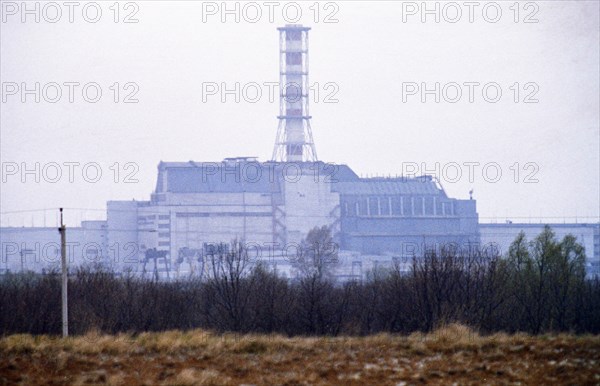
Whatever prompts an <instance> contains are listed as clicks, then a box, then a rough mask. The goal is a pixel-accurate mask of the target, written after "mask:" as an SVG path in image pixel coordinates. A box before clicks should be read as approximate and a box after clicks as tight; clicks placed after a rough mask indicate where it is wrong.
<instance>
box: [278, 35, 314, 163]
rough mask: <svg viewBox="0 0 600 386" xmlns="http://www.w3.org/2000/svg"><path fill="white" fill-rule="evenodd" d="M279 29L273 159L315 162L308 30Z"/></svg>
mask: <svg viewBox="0 0 600 386" xmlns="http://www.w3.org/2000/svg"><path fill="white" fill-rule="evenodd" d="M277 30H278V31H279V90H280V93H279V116H278V117H277V118H278V119H279V126H278V128H277V138H276V139H275V147H274V149H273V157H272V160H273V161H279V162H302V161H312V162H314V161H317V151H316V149H315V144H314V141H313V137H312V130H311V128H310V118H311V116H310V115H309V112H308V97H309V95H308V89H309V83H308V31H309V30H310V27H303V26H302V25H300V24H287V25H286V26H285V27H280V28H277Z"/></svg>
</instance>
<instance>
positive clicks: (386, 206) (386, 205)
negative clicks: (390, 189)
mask: <svg viewBox="0 0 600 386" xmlns="http://www.w3.org/2000/svg"><path fill="white" fill-rule="evenodd" d="M390 201H391V198H390V197H381V198H380V199H379V214H381V215H382V216H389V215H390Z"/></svg>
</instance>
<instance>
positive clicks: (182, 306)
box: [0, 227, 600, 335]
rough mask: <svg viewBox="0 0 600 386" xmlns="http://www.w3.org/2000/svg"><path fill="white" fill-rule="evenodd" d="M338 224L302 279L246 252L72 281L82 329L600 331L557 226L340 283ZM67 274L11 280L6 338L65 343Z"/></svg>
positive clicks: (308, 248) (312, 250) (580, 269)
mask: <svg viewBox="0 0 600 386" xmlns="http://www.w3.org/2000/svg"><path fill="white" fill-rule="evenodd" d="M331 240H332V239H331V234H330V232H329V230H328V229H327V228H326V227H323V228H315V229H314V230H312V231H311V232H309V234H308V235H307V237H306V239H305V240H304V241H303V244H302V245H303V248H304V249H305V252H306V253H303V255H302V257H301V258H299V259H297V261H295V262H294V264H295V265H296V266H297V268H298V272H300V274H299V276H298V278H297V279H295V280H288V279H285V278H282V277H280V276H278V275H277V274H276V273H275V272H273V271H271V270H269V269H267V268H266V267H265V266H263V265H260V264H258V265H254V264H250V260H249V259H248V254H247V253H245V252H246V251H244V247H243V244H242V243H238V242H234V243H232V245H231V246H230V247H229V248H227V250H226V251H223V252H219V253H217V254H215V255H213V256H212V257H211V258H210V259H209V260H208V262H207V267H208V271H209V274H208V275H207V276H206V277H204V278H203V279H201V280H200V279H198V278H195V279H194V278H191V279H188V280H180V281H172V282H163V281H157V280H143V279H139V278H136V277H134V276H128V275H125V276H122V277H120V276H116V275H114V274H113V273H112V272H109V271H106V270H101V269H100V270H99V269H96V270H92V269H80V270H78V271H77V272H76V273H75V274H74V275H73V276H72V277H71V278H70V279H69V280H70V281H69V320H70V322H69V323H70V330H71V332H72V333H75V334H82V333H86V332H88V331H90V330H100V331H102V332H106V333H118V332H132V333H137V332H142V331H162V330H169V329H192V328H204V329H211V330H215V331H233V332H239V333H249V332H253V333H281V334H287V335H340V334H343V335H366V334H374V333H378V332H392V333H411V332H414V331H425V332H426V331H431V330H433V329H435V328H437V327H439V326H440V325H443V324H447V323H453V322H458V323H463V324H466V325H468V326H470V327H472V328H474V329H477V330H478V331H480V332H482V333H492V332H495V331H506V332H516V331H523V332H529V333H532V334H540V333H546V332H559V331H567V332H574V333H595V334H597V333H600V281H599V280H598V278H595V279H592V280H588V279H586V276H585V251H584V248H583V247H582V246H581V245H580V244H579V243H577V241H576V239H575V238H574V237H573V236H566V237H564V238H563V239H562V240H557V238H556V236H555V234H554V233H553V231H552V230H551V229H550V228H549V227H546V228H545V229H544V231H543V232H542V233H541V234H540V235H538V236H537V237H536V238H535V239H533V240H530V241H528V240H527V239H526V238H525V235H524V234H522V233H521V234H520V235H519V236H518V237H517V238H516V239H515V241H514V242H513V243H512V245H511V247H510V249H509V251H508V253H507V254H506V255H505V256H487V255H485V254H483V253H480V252H469V253H464V252H462V251H455V250H452V249H441V250H440V251H436V250H431V251H428V252H426V253H425V254H424V256H422V257H419V258H417V257H414V258H413V260H412V265H411V269H410V270H409V271H408V272H406V271H403V270H402V269H401V267H400V266H398V265H397V266H394V267H393V268H391V269H378V270H374V271H371V272H369V273H368V275H367V277H366V278H365V279H363V280H356V281H349V282H345V283H336V282H335V280H334V278H333V277H332V275H331V270H332V267H334V266H335V264H336V259H335V256H334V254H332V253H331V251H328V250H327V248H326V246H327V245H330V243H331ZM60 298H61V297H60V275H59V274H58V273H51V274H48V275H36V274H33V273H29V274H7V275H4V276H3V277H1V278H0V333H2V334H3V335H4V334H13V333H32V334H60V332H61V319H60V318H61V308H60Z"/></svg>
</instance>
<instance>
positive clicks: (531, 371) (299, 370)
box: [0, 325, 600, 385]
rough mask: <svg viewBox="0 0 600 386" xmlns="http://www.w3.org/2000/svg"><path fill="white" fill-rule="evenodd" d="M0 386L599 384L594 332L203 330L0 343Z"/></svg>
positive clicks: (599, 342) (599, 345)
mask: <svg viewBox="0 0 600 386" xmlns="http://www.w3.org/2000/svg"><path fill="white" fill-rule="evenodd" d="M0 384H1V385H12V384H22V385H37V384H47V385H97V384H108V385H267V384H277V385H308V384H311V385H333V384H337V385H411V384H444V385H449V384H457V385H466V384H507V385H508V384H522V385H523V384H526V385H532V384H539V385H558V384H572V385H586V384H587V385H593V384H596V385H597V384H600V336H573V335H546V336H539V337H532V336H528V335H523V334H517V335H506V334H495V335H490V336H480V335H478V334H477V333H475V332H473V331H471V330H470V329H468V328H466V327H464V326H461V325H450V326H447V327H445V328H442V329H439V330H437V331H435V332H434V333H431V334H427V335H424V334H412V335H410V336H397V335H388V334H381V335H375V336H369V337H336V338H301V337H295V338H287V337H282V336H272V335H241V336H237V335H233V334H224V335H223V334H213V333H209V332H206V331H199V330H193V331H187V332H182V331H169V332H163V333H143V334H139V335H137V336H135V337H132V336H129V335H126V334H123V335H117V336H110V335H101V334H98V333H89V334H87V335H86V336H80V337H74V338H68V339H60V338H55V337H48V336H31V335H12V336H7V337H4V338H2V339H1V340H0Z"/></svg>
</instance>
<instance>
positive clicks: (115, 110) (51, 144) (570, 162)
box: [0, 1, 600, 226]
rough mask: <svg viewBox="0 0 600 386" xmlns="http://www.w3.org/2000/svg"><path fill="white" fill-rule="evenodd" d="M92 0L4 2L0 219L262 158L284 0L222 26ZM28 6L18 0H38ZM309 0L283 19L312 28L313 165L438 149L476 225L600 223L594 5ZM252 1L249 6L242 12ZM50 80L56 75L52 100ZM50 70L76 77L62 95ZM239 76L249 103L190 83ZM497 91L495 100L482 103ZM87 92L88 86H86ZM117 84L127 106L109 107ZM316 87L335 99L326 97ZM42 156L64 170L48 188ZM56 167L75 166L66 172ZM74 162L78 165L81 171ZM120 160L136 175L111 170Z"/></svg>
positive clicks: (195, 8)
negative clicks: (188, 165)
mask: <svg viewBox="0 0 600 386" xmlns="http://www.w3.org/2000/svg"><path fill="white" fill-rule="evenodd" d="M98 3H99V6H98V7H99V8H100V9H101V11H102V15H101V16H100V18H99V21H97V22H96V23H92V22H90V21H93V20H94V18H96V16H95V12H96V8H97V7H96V6H95V5H88V3H87V2H80V3H79V6H78V7H76V8H74V9H73V10H72V11H73V13H72V16H73V22H72V23H71V22H69V8H67V7H66V6H64V5H63V3H62V2H58V3H57V4H58V6H59V8H60V11H61V12H62V16H61V18H60V19H59V20H58V21H57V22H56V23H51V22H49V21H52V20H54V19H57V17H58V16H57V13H56V11H57V9H56V7H54V6H47V5H46V4H47V3H46V2H40V3H38V4H39V17H40V22H39V23H36V22H35V20H34V18H35V16H36V15H35V14H27V13H25V14H22V11H23V10H22V9H20V8H21V2H20V1H19V2H15V3H13V2H6V1H2V12H3V15H2V17H3V19H2V23H1V38H0V43H1V70H0V75H1V81H2V86H3V88H2V90H3V95H2V96H3V100H2V104H1V121H0V123H1V161H2V165H3V181H2V190H1V201H0V204H1V208H2V212H3V215H2V219H1V220H2V221H1V222H2V225H3V226H6V225H8V224H9V223H10V225H11V226H21V225H26V226H30V225H32V223H33V224H34V225H36V226H39V225H43V219H44V213H43V212H20V213H7V212H16V211H26V210H36V209H41V208H56V207H59V206H64V207H68V208H86V209H88V210H86V211H83V210H79V209H78V210H70V211H69V216H70V217H69V218H68V220H69V221H70V222H71V224H72V225H75V224H73V223H74V222H76V221H79V219H94V218H103V216H104V214H103V212H102V210H104V208H105V205H106V201H107V200H130V199H137V200H147V199H149V197H150V193H151V192H152V190H153V189H154V186H155V183H156V181H155V179H156V166H157V164H158V163H159V162H160V161H161V160H162V161H189V160H194V161H220V160H222V159H223V158H225V157H234V156H246V155H248V156H257V157H259V159H260V160H268V159H269V158H270V156H271V153H272V149H273V142H274V139H275V134H276V129H277V119H276V115H277V114H278V103H279V101H278V100H277V99H275V100H269V99H270V98H269V95H268V94H269V93H268V92H269V88H268V86H265V85H264V84H265V83H269V82H277V81H278V66H279V58H278V34H277V30H276V27H278V26H281V25H283V24H285V23H286V22H290V21H295V20H294V18H295V7H294V6H293V5H292V6H287V7H286V8H285V9H286V10H287V15H284V12H283V8H284V5H285V4H286V3H277V5H276V6H274V9H273V10H274V12H273V20H270V15H269V7H268V6H267V5H265V4H264V3H263V2H258V3H253V4H252V5H250V6H248V5H246V3H243V2H241V3H238V4H239V11H240V12H239V13H240V14H239V17H240V20H239V22H236V21H235V20H234V18H235V16H236V15H222V14H221V11H222V9H215V7H216V8H220V7H221V2H217V3H210V2H204V3H201V2H191V1H185V2H172V1H169V2H167V1H137V2H131V3H127V4H126V3H125V2H121V3H120V6H119V12H118V15H117V14H116V12H115V11H116V9H115V8H114V7H113V8H110V7H111V5H112V3H113V2H98ZM27 4H29V7H30V8H31V9H35V8H34V7H35V4H36V3H35V2H28V3H27ZM203 4H204V5H203ZM229 4H230V8H232V9H233V7H234V5H233V3H229ZM312 4H313V3H312V2H307V3H304V2H303V3H301V9H302V17H301V19H300V20H299V21H298V23H302V24H304V25H307V26H310V27H311V28H312V29H311V31H310V83H311V84H312V85H313V89H317V90H319V100H318V101H317V100H315V99H316V95H315V93H314V92H313V93H312V97H311V105H310V109H311V115H312V116H313V119H312V129H313V134H314V139H315V142H316V147H317V152H318V155H319V158H320V159H321V160H323V161H325V162H332V163H345V164H348V165H350V167H351V168H352V169H353V170H354V171H355V172H357V173H358V174H362V175H396V174H402V173H403V172H406V171H410V170H412V168H413V166H414V165H417V167H418V168H419V170H418V172H419V173H421V172H429V173H432V172H435V167H436V163H437V164H439V171H440V174H441V176H440V177H441V183H442V186H443V187H444V189H445V190H446V192H447V193H448V195H450V196H451V197H455V198H462V199H465V198H468V197H469V190H470V189H474V198H476V199H477V200H478V202H477V205H478V212H479V214H480V216H481V217H482V221H491V220H493V218H504V217H509V218H513V219H514V220H515V222H516V221H518V220H519V219H520V218H521V219H520V220H522V221H527V219H528V218H529V217H532V218H538V217H540V216H542V217H546V218H548V220H547V221H560V222H562V221H563V217H564V216H567V217H571V218H570V219H567V221H571V220H574V217H575V216H577V217H579V221H580V222H582V221H585V219H584V217H586V216H589V217H590V218H589V219H587V221H598V216H599V215H600V208H599V205H600V204H599V201H600V191H599V190H600V188H599V186H600V178H599V165H600V156H599V153H600V133H599V121H600V117H599V107H600V102H599V94H600V92H599V84H600V80H599V73H600V71H599V70H600V64H599V56H600V54H599V47H600V42H599V30H600V27H599V5H598V4H599V3H598V2H597V1H538V2H530V3H527V4H526V3H525V2H521V3H520V4H519V6H518V7H515V6H514V5H513V2H512V1H510V2H498V3H494V4H492V5H489V4H488V3H487V2H480V3H477V5H476V6H475V7H474V8H469V7H467V6H465V5H464V3H463V2H457V3H453V4H452V5H447V3H444V2H440V3H439V14H438V16H439V18H440V20H439V21H440V22H439V23H436V22H435V20H434V19H435V17H436V15H435V14H425V15H423V14H422V12H421V11H422V9H420V8H421V2H417V3H407V2H404V4H403V3H402V2H390V1H378V2H373V1H369V2H366V1H364V2H363V1H351V2H350V1H348V2H343V1H342V2H330V3H327V4H326V3H319V4H318V5H317V6H316V7H315V6H314V5H312ZM456 4H458V8H457V7H456ZM486 4H487V5H486ZM255 5H257V6H255ZM311 6H312V8H309V7H311ZM429 6H430V8H431V9H433V7H434V6H435V4H434V2H430V4H429ZM15 7H16V8H15ZM511 7H512V8H511ZM84 8H85V12H86V13H84ZM417 8H419V9H417ZM257 9H260V10H261V11H262V13H263V14H262V17H261V18H260V20H259V21H258V22H256V23H253V22H252V21H253V19H256V10H257ZM317 9H318V12H316V11H317ZM484 9H485V11H484ZM498 9H500V10H501V12H502V14H501V15H498V14H497V13H496V12H497V10H498ZM517 9H518V13H517ZM203 10H204V12H203ZM457 10H460V11H461V12H462V15H461V16H460V18H459V17H458V14H457V13H456V11H457ZM470 11H472V14H471V15H469V13H471V12H470ZM215 12H216V14H213V13H215ZM13 13H15V14H14V15H13ZM84 16H85V17H86V18H87V19H88V20H89V21H88V20H86V19H85V18H84ZM222 16H225V17H226V20H225V22H224V23H223V22H222V20H221V18H222ZM470 16H471V17H472V22H470V20H469V18H470ZM22 17H25V23H23V22H22V20H21V18H22ZM115 17H116V18H117V20H118V21H119V22H118V23H115V20H114V18H115ZM422 17H426V19H425V22H423V21H422V19H421V18H422ZM124 19H128V20H129V21H135V20H137V21H138V22H137V23H124ZM315 19H316V20H315ZM403 19H404V20H403ZM495 19H498V20H497V22H493V21H494V20H495ZM515 19H516V21H517V22H515ZM455 20H457V22H455V23H452V22H451V21H455ZM326 21H328V22H326ZM525 21H529V22H530V23H525ZM535 21H537V22H535ZM36 82H39V83H40V102H39V103H36V102H35V95H33V94H26V93H25V94H23V92H22V91H23V90H22V85H23V84H25V87H27V88H30V89H34V88H35V83H36ZM52 82H56V83H58V84H59V85H61V92H62V97H61V98H60V100H58V101H57V102H56V103H51V100H53V99H56V93H55V90H56V87H55V86H53V83H52ZM65 82H67V83H68V82H77V83H79V86H73V87H74V94H73V98H74V100H73V103H70V102H69V96H68V91H69V88H68V86H66V85H64V84H65ZM92 82H94V83H96V84H97V85H98V86H99V87H100V88H101V90H102V97H101V98H100V100H99V101H98V102H96V103H91V102H88V101H86V100H84V98H83V96H82V88H83V85H86V84H90V83H92ZM115 82H118V84H119V85H118V87H117V88H118V89H119V90H120V92H119V93H118V96H117V95H116V94H115V91H114V90H115V87H114V84H115ZM236 82H239V83H240V94H242V91H243V90H242V88H243V86H244V85H248V84H259V85H261V89H262V96H261V97H260V98H255V96H256V95H255V94H254V90H255V88H254V87H251V86H248V87H246V88H245V90H246V91H247V93H246V96H247V99H248V98H254V99H258V100H257V101H255V103H252V101H250V100H244V98H243V97H244V95H241V100H240V102H239V103H236V102H235V100H234V99H235V97H234V96H233V95H227V100H226V101H225V103H223V102H222V100H221V94H220V93H217V94H216V95H203V87H204V88H206V87H207V86H206V85H208V84H217V85H219V87H221V85H222V84H224V85H225V86H226V87H228V88H231V89H232V88H233V87H234V85H235V83H236ZM436 82H438V83H439V84H440V85H439V94H440V102H439V103H436V102H435V97H436V95H434V94H426V95H424V97H426V100H425V102H423V101H422V100H421V99H422V96H421V93H420V90H416V91H415V89H414V85H415V84H416V85H417V86H418V87H419V89H421V88H422V85H423V84H424V85H425V87H427V88H429V89H434V88H435V84H436ZM470 82H476V83H477V84H478V85H477V86H473V87H474V93H473V102H472V103H471V102H470V101H469V90H470V88H469V86H467V85H465V83H467V84H472V83H470ZM515 83H518V85H515ZM15 84H16V85H17V87H18V89H16V90H15V89H14V85H15ZM126 84H128V85H127V87H125V85H126ZM326 84H327V86H326ZM203 85H204V86H203ZM456 85H458V86H460V90H461V92H462V96H461V97H460V98H458V97H457V94H456V91H457V90H458V88H457V87H456ZM484 85H488V87H487V88H486V90H487V93H486V94H485V97H484V94H483V92H482V89H483V86H484ZM444 86H445V87H444ZM498 87H499V88H500V89H501V91H502V95H501V97H500V99H499V100H498V101H497V102H495V103H493V100H494V99H495V98H496V96H495V90H496V89H497V88H498ZM87 91H88V93H87V97H88V98H90V99H93V97H94V96H95V92H94V88H93V87H92V88H88V89H87ZM408 91H413V92H416V94H415V95H411V94H412V93H409V92H408ZM130 94H131V95H130ZM127 96H129V99H130V100H136V99H137V101H138V102H137V103H124V99H125V98H126V97H127ZM326 96H329V97H330V98H329V99H330V102H332V103H325V102H324V97H326ZM23 97H24V98H26V99H25V102H23V101H22V98H23ZM115 97H117V99H118V102H117V103H115V102H114V98H115ZM403 97H404V98H403ZM515 98H516V101H515ZM403 99H404V100H403ZM457 99H458V100H457ZM486 99H487V100H486ZM453 100H457V101H456V102H455V103H452V101H453ZM526 100H527V101H529V102H534V103H525V101H526ZM36 162H39V163H40V170H39V172H38V174H39V177H40V182H39V183H36V182H35V181H34V179H35V177H36V176H35V175H34V174H36V172H33V174H27V175H22V168H23V166H25V167H27V168H29V169H34V168H35V163H36ZM53 162H55V163H57V164H59V165H61V170H62V173H63V175H62V177H61V178H60V179H59V181H58V182H56V183H53V182H52V180H54V179H55V168H54V167H53V166H52V165H54V164H52V163H53ZM69 162H75V163H79V166H74V168H75V169H74V175H73V179H74V180H73V182H70V181H69V180H68V172H69V168H68V166H66V165H65V163H69ZM115 163H118V167H117V166H115ZM128 163H132V164H128ZM465 163H467V165H473V166H471V169H470V168H469V167H468V166H466V165H465ZM475 163H478V165H477V164H475ZM516 163H518V164H516ZM96 164H98V165H99V166H100V169H101V170H102V177H101V178H100V180H99V181H98V182H96V183H92V182H89V181H86V180H85V179H84V178H83V176H82V167H83V166H84V165H96ZM126 164H128V165H127V166H126ZM15 165H16V167H17V168H18V170H15ZM48 165H50V166H48ZM132 165H137V166H132ZM456 165H461V172H462V175H461V176H457V175H456ZM486 165H487V169H485V170H484V166H486ZM516 165H518V168H516ZM423 166H424V167H425V169H428V170H423V169H424V168H423ZM138 167H139V170H137V168H138ZM90 168H91V169H90ZM116 168H118V169H119V170H120V173H119V175H118V176H116V177H117V179H118V180H119V182H117V183H115V182H114V181H113V179H114V178H115V169H116ZM498 169H499V170H501V172H502V175H501V176H497V175H496V172H497V170H498ZM516 169H518V170H519V173H518V175H516V174H515V173H516ZM470 171H472V172H473V175H472V181H470V178H469V174H470V173H469V172H470ZM87 172H88V173H89V174H88V175H87V176H86V177H87V178H88V179H93V177H94V169H93V167H92V166H90V167H88V169H87ZM130 172H133V173H134V175H133V176H132V178H131V179H132V180H134V181H135V180H137V182H132V183H126V182H124V180H125V177H126V175H127V174H129V173H130ZM14 173H16V174H14ZM44 173H46V174H44ZM23 178H25V179H26V180H25V182H23V181H22V179H23ZM515 179H516V180H517V181H516V182H515ZM495 180H498V181H496V182H494V181H495ZM526 181H528V182H529V183H527V182H526ZM536 181H537V182H536ZM550 217H556V218H550ZM594 218H595V219H594ZM47 222H48V224H47V225H54V214H53V212H47Z"/></svg>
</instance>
